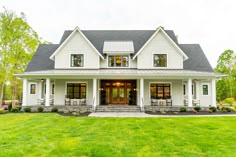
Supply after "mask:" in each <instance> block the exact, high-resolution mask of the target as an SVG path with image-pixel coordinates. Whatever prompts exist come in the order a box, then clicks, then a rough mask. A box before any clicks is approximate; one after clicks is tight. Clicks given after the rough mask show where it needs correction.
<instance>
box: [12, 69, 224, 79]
mask: <svg viewBox="0 0 236 157" xmlns="http://www.w3.org/2000/svg"><path fill="white" fill-rule="evenodd" d="M15 76H17V77H20V78H42V77H48V78H68V77H69V78H73V77H75V78H78V77H79V78H114V77H115V78H120V79H124V78H131V79H133V78H145V79H153V78H155V79H163V78H165V79H166V78H168V79H187V78H194V79H198V78H199V79H211V78H215V79H220V78H221V77H224V76H226V75H223V74H218V73H214V72H199V71H190V70H181V69H180V70H178V69H173V70H166V69H165V70H162V69H147V70H146V69H119V70H117V69H74V70H71V69H55V70H47V71H34V72H25V73H22V74H15Z"/></svg>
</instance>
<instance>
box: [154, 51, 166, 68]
mask: <svg viewBox="0 0 236 157" xmlns="http://www.w3.org/2000/svg"><path fill="white" fill-rule="evenodd" d="M154 55H166V67H155V66H154ZM152 68H155V69H167V68H168V54H167V53H152Z"/></svg>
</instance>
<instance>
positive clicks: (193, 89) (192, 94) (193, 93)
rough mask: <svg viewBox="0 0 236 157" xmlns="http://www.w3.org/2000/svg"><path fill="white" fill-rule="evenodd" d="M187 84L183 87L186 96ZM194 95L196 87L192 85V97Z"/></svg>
mask: <svg viewBox="0 0 236 157" xmlns="http://www.w3.org/2000/svg"><path fill="white" fill-rule="evenodd" d="M186 86H187V85H186V84H184V85H183V93H184V95H186ZM193 94H194V85H193V84H192V95H193Z"/></svg>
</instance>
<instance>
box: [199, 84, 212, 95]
mask: <svg viewBox="0 0 236 157" xmlns="http://www.w3.org/2000/svg"><path fill="white" fill-rule="evenodd" d="M204 85H207V95H204V94H203V86H204ZM201 87H202V88H201V91H202V96H210V93H209V92H210V90H209V83H202V85H201Z"/></svg>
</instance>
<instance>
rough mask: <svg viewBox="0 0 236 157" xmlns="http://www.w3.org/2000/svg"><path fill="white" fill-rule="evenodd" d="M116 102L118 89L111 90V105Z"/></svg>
mask: <svg viewBox="0 0 236 157" xmlns="http://www.w3.org/2000/svg"><path fill="white" fill-rule="evenodd" d="M117 102H118V89H117V88H112V103H117Z"/></svg>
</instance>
